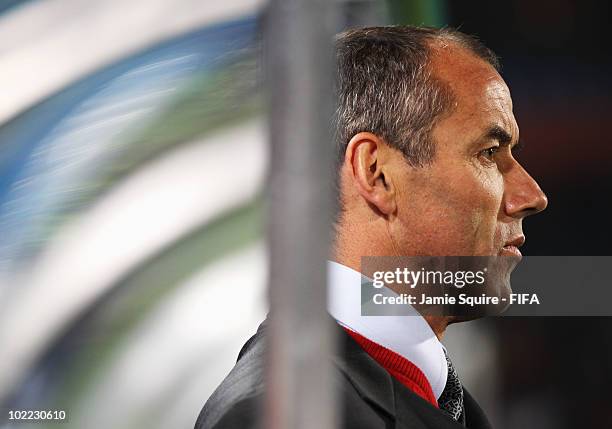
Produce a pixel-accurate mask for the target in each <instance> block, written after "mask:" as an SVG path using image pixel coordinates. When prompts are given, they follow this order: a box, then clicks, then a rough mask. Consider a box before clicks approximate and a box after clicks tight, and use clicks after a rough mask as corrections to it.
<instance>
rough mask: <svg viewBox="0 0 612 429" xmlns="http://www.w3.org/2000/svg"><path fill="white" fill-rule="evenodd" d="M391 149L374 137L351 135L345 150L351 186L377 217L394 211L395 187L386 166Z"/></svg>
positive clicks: (363, 133) (389, 169)
mask: <svg viewBox="0 0 612 429" xmlns="http://www.w3.org/2000/svg"><path fill="white" fill-rule="evenodd" d="M392 155H393V154H392V151H391V148H390V147H389V146H388V145H387V144H386V143H385V142H384V141H383V140H382V139H381V138H380V137H378V136H376V135H374V134H372V133H368V132H362V133H359V134H355V135H354V136H353V138H352V139H351V141H350V142H349V144H348V146H347V147H346V152H345V155H344V156H345V158H344V163H345V166H347V167H348V171H349V175H350V180H349V184H348V185H349V186H353V187H354V188H355V190H356V191H357V192H358V193H359V195H361V196H362V197H363V198H364V199H365V200H366V201H367V202H368V203H369V205H370V207H373V208H375V209H376V210H377V211H378V212H379V213H380V214H383V215H385V216H389V215H392V214H393V213H395V210H396V202H395V186H394V184H393V178H392V177H391V174H390V173H391V168H390V165H389V159H390V156H392Z"/></svg>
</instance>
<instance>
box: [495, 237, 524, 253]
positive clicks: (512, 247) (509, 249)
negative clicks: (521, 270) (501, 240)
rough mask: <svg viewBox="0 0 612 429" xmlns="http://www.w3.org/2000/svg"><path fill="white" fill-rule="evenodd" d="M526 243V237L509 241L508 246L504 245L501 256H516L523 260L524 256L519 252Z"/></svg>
mask: <svg viewBox="0 0 612 429" xmlns="http://www.w3.org/2000/svg"><path fill="white" fill-rule="evenodd" d="M524 243H525V236H524V235H519V236H518V237H515V238H513V239H511V240H509V241H507V242H506V244H504V247H502V249H501V251H500V255H501V256H515V257H518V258H522V257H523V254H522V253H521V251H520V250H519V247H521V246H522V245H523V244H524Z"/></svg>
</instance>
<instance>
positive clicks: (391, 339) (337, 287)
mask: <svg viewBox="0 0 612 429" xmlns="http://www.w3.org/2000/svg"><path fill="white" fill-rule="evenodd" d="M327 285H328V286H327V309H328V311H329V313H330V314H331V315H332V317H333V318H334V319H336V321H337V322H338V323H340V324H341V325H342V326H344V327H346V328H348V329H350V330H352V331H354V332H357V333H359V334H360V335H362V336H364V337H365V338H367V339H369V340H370V341H374V342H375V343H377V344H380V345H381V346H383V347H386V348H388V349H389V350H392V351H394V352H395V353H397V354H399V355H401V356H403V357H404V358H406V359H408V360H409V361H410V362H412V363H413V364H415V365H416V366H417V367H418V368H419V369H420V370H421V371H422V372H423V374H424V375H425V377H426V378H427V381H429V384H430V385H431V389H432V390H433V393H434V395H435V396H436V398H439V397H440V395H441V394H442V391H443V390H444V386H445V385H446V377H447V376H448V367H447V364H446V357H445V356H444V346H443V345H442V343H441V342H440V341H439V340H438V337H436V335H435V334H434V332H433V331H432V330H431V327H430V326H429V324H428V323H427V322H426V321H425V319H424V318H423V317H422V316H420V315H418V313H417V315H416V316H362V315H361V306H362V303H361V274H360V273H358V272H357V271H355V270H353V269H351V268H349V267H346V266H344V265H341V264H339V263H337V262H333V261H328V264H327ZM415 313H416V310H415Z"/></svg>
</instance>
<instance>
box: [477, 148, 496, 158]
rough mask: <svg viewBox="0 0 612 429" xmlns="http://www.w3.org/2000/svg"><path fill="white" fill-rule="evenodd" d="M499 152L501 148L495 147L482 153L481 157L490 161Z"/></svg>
mask: <svg viewBox="0 0 612 429" xmlns="http://www.w3.org/2000/svg"><path fill="white" fill-rule="evenodd" d="M498 150H499V146H493V147H490V148H487V149H485V150H482V151H480V155H482V156H484V157H485V158H488V159H493V155H495V154H496V153H497V151H498Z"/></svg>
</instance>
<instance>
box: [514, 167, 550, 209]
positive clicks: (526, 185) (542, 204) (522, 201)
mask: <svg viewBox="0 0 612 429" xmlns="http://www.w3.org/2000/svg"><path fill="white" fill-rule="evenodd" d="M508 173H509V174H508V175H507V177H506V184H505V186H506V189H505V203H504V204H505V209H506V214H508V216H511V217H514V218H524V217H526V216H530V215H533V214H536V213H539V212H541V211H542V210H544V209H545V208H546V206H547V205H548V198H546V195H545V194H544V192H542V189H540V186H539V185H538V184H537V182H536V181H535V180H534V179H533V178H532V177H531V176H530V175H529V173H527V171H525V169H524V168H523V167H522V166H521V165H520V164H519V163H516V164H515V168H513V169H512V170H511V171H510V172H508Z"/></svg>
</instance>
